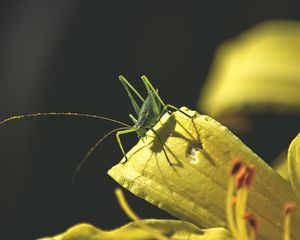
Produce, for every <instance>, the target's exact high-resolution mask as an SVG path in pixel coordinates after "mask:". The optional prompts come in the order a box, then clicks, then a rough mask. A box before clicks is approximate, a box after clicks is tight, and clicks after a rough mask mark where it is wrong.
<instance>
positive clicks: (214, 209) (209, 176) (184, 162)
mask: <svg viewBox="0 0 300 240" xmlns="http://www.w3.org/2000/svg"><path fill="white" fill-rule="evenodd" d="M181 110H182V111H184V112H185V113H187V114H188V115H194V114H196V112H194V111H190V110H189V109H187V108H184V107H183V108H181ZM154 129H155V131H156V132H157V133H158V134H159V135H160V137H161V139H162V141H163V142H164V147H165V148H166V150H167V154H168V157H169V159H170V160H171V162H172V166H170V165H169V164H168V162H167V160H166V157H165V155H164V153H163V151H162V146H161V144H160V142H159V141H158V140H157V138H154V135H153V134H152V133H151V132H150V131H149V132H148V137H147V139H144V142H143V141H139V142H138V144H137V145H136V146H135V147H133V148H132V149H131V150H130V151H129V152H128V153H127V156H128V157H129V160H128V162H127V163H126V164H121V163H119V164H117V165H116V166H114V167H113V168H112V169H110V170H109V172H108V174H109V175H110V176H112V177H113V178H114V179H115V180H116V181H117V182H119V183H120V184H121V185H122V186H123V187H125V188H127V189H128V190H129V191H131V192H132V193H134V194H135V195H137V196H139V197H141V198H144V199H145V200H147V201H149V202H150V203H152V204H154V205H157V206H158V207H160V208H162V209H164V210H166V211H167V212H169V213H171V214H172V215H174V216H176V217H178V218H180V219H182V220H187V221H189V222H192V223H194V224H196V225H197V226H199V227H205V228H209V227H218V226H219V227H226V225H227V223H226V216H225V204H224V201H225V200H224V199H225V197H226V191H227V181H228V174H229V164H230V161H231V159H233V158H235V157H240V158H242V159H244V160H245V162H247V163H253V164H255V166H256V178H255V179H256V180H255V183H254V186H253V187H252V188H251V190H250V194H249V209H250V210H251V211H252V212H254V214H255V215H256V216H257V218H258V221H259V225H260V228H259V239H274V240H275V239H281V235H282V212H281V211H282V206H283V205H284V203H286V202H288V201H296V197H295V194H294V192H293V190H292V188H291V186H290V184H289V183H288V182H286V181H285V180H284V179H283V178H282V177H280V176H279V175H278V173H277V172H275V171H274V170H273V169H272V168H271V167H269V166H268V165H267V164H266V163H265V162H264V161H262V160H261V159H260V158H259V157H258V156H257V155H256V154H254V153H253V152H252V151H251V150H250V149H249V148H248V147H247V146H245V145H244V144H243V143H242V142H241V141H240V140H239V139H238V138H237V137H236V136H235V135H233V134H232V133H231V132H230V131H229V130H228V129H227V128H226V127H224V126H222V125H221V124H220V123H218V122H216V121H215V120H214V119H212V118H210V117H208V116H205V115H200V114H197V115H196V117H195V118H193V119H190V118H188V117H186V116H185V115H183V114H182V113H180V112H178V111H177V112H175V113H174V114H173V115H171V116H169V115H168V114H165V115H164V116H163V117H162V119H161V121H160V123H158V124H157V125H156V126H155V127H154ZM296 214H297V213H296ZM296 214H295V220H294V221H295V222H297V223H300V216H299V214H297V215H296ZM292 234H293V236H300V228H296V227H295V228H293V229H292Z"/></svg>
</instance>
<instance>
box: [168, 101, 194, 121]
mask: <svg viewBox="0 0 300 240" xmlns="http://www.w3.org/2000/svg"><path fill="white" fill-rule="evenodd" d="M164 108H165V111H167V110H168V109H169V108H170V109H173V110H175V111H179V112H181V113H182V114H183V115H185V116H187V117H188V118H193V117H195V116H191V115H189V114H187V113H185V112H183V111H181V110H180V109H179V108H178V107H175V106H173V105H171V104H166V105H165V107H164Z"/></svg>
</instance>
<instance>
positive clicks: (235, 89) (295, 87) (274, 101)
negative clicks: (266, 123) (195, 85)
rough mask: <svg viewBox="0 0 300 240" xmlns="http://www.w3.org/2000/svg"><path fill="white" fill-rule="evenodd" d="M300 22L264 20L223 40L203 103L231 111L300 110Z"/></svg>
mask: <svg viewBox="0 0 300 240" xmlns="http://www.w3.org/2000/svg"><path fill="white" fill-rule="evenodd" d="M299 57H300V22H299V21H291V20H274V21H267V22H264V23H260V24H258V25H256V26H254V27H253V28H251V29H249V30H247V31H246V32H244V33H242V34H241V35H239V36H238V37H236V38H235V39H233V40H230V41H228V42H225V43H224V44H222V45H221V46H220V47H219V48H218V50H217V53H216V56H215V61H214V64H213V66H212V68H211V71H210V74H209V77H208V81H207V83H206V85H205V86H204V88H203V91H202V94H201V99H199V107H200V108H201V109H202V110H204V111H205V112H206V113H208V114H209V115H211V116H213V117H217V116H220V115H222V114H223V113H229V112H240V111H241V110H243V111H251V112H261V111H265V110H267V111H272V112H279V113H282V112H297V113H299V112H300V94H299V89H300V68H299V64H298V63H299V60H300V58H299Z"/></svg>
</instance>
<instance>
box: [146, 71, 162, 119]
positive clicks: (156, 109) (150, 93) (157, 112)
mask: <svg viewBox="0 0 300 240" xmlns="http://www.w3.org/2000/svg"><path fill="white" fill-rule="evenodd" d="M141 78H142V80H143V83H144V85H145V87H146V89H147V93H148V96H149V97H150V101H151V107H152V110H153V113H154V115H155V116H159V115H160V114H161V111H160V106H158V105H157V103H156V101H155V99H154V96H153V94H154V95H155V96H156V97H157V99H158V100H159V101H160V103H161V105H162V106H163V107H164V106H165V104H164V102H163V101H162V100H161V98H160V97H159V95H158V93H157V91H156V90H155V89H154V87H153V86H152V85H151V83H150V81H149V80H148V78H147V77H146V76H145V75H143V76H142V77H141Z"/></svg>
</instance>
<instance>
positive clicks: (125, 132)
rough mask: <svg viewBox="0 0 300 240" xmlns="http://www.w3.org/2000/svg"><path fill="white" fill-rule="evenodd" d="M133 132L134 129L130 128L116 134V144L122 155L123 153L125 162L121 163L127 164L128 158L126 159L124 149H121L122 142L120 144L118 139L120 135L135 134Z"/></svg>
mask: <svg viewBox="0 0 300 240" xmlns="http://www.w3.org/2000/svg"><path fill="white" fill-rule="evenodd" d="M135 131H136V129H135V128H130V129H125V130H121V131H118V132H117V133H116V138H117V142H118V144H119V146H120V149H121V151H122V153H123V155H124V157H125V161H123V162H122V163H125V162H127V161H128V158H127V155H126V153H125V151H124V148H123V145H122V142H121V139H120V135H122V134H127V133H131V132H135Z"/></svg>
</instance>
